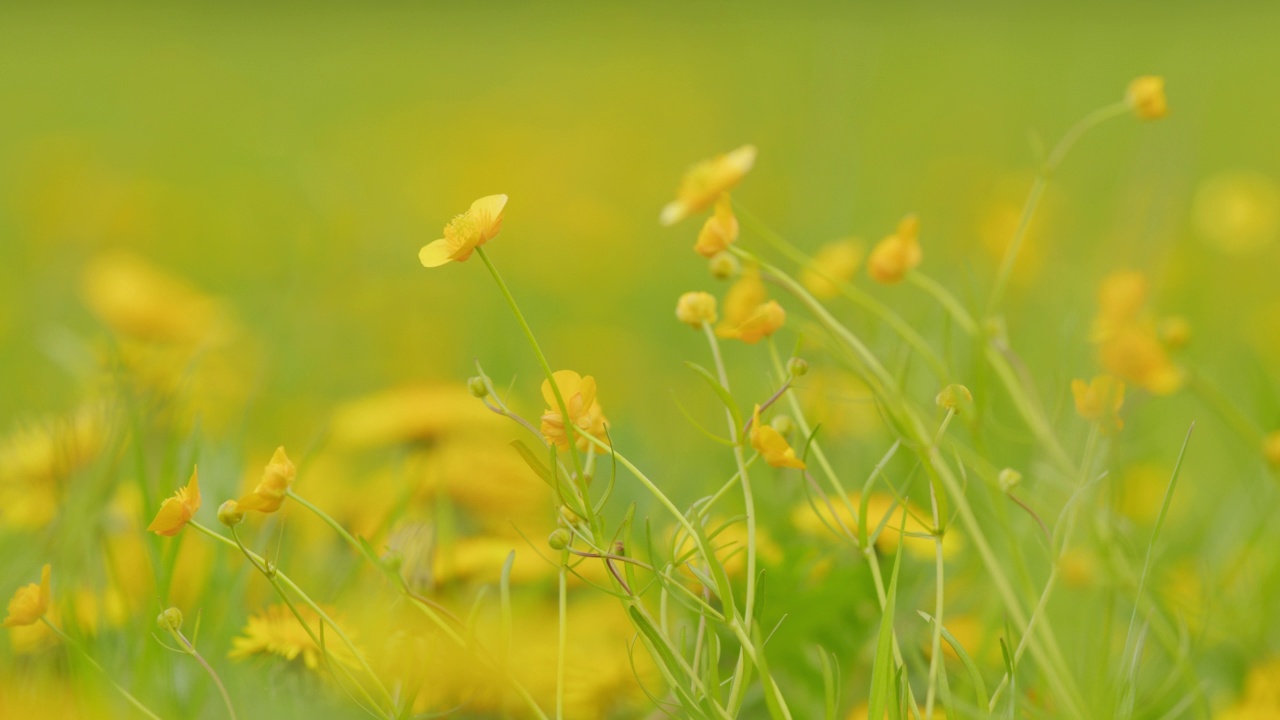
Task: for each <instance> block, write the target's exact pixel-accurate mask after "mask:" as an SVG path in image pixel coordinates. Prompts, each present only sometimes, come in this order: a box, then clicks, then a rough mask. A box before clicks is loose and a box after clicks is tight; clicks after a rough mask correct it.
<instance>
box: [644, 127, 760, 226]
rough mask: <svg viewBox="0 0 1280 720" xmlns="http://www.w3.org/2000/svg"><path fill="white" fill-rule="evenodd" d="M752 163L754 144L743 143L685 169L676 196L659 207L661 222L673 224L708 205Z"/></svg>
mask: <svg viewBox="0 0 1280 720" xmlns="http://www.w3.org/2000/svg"><path fill="white" fill-rule="evenodd" d="M755 162H756V146H755V145H743V146H742V147H740V148H737V149H736V150H731V151H730V152H728V153H725V154H724V155H717V156H715V157H713V158H711V159H710V160H703V161H702V162H700V163H698V164H697V165H694V166H693V167H691V168H689V170H688V171H686V172H685V174H684V177H683V178H681V179H680V187H679V188H678V189H677V190H676V199H675V200H673V201H672V202H670V203H667V205H666V207H664V208H662V215H661V216H660V220H661V222H662V224H663V225H674V224H676V223H678V222H680V221H681V220H683V219H685V218H687V217H689V216H690V215H692V214H694V213H698V212H702V211H703V210H706V209H707V208H709V207H711V203H713V202H715V201H716V200H717V199H718V198H719V197H720V196H721V195H723V194H724V193H726V192H728V191H729V190H732V189H733V188H734V186H736V185H737V184H738V183H739V182H741V181H742V178H743V177H745V176H746V174H747V172H749V171H750V170H751V166H752V165H754V164H755Z"/></svg>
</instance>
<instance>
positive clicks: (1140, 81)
mask: <svg viewBox="0 0 1280 720" xmlns="http://www.w3.org/2000/svg"><path fill="white" fill-rule="evenodd" d="M1124 97H1125V101H1126V102H1128V103H1129V107H1131V108H1133V112H1134V114H1136V115H1137V116H1138V117H1140V118H1142V119H1143V120H1159V119H1160V118H1162V117H1164V116H1165V115H1167V114H1168V113H1169V107H1168V104H1167V103H1166V102H1165V97H1164V78H1162V77H1160V76H1159V75H1143V76H1142V77H1140V78H1136V79H1134V81H1133V82H1131V83H1129V89H1128V91H1126V92H1125V96H1124Z"/></svg>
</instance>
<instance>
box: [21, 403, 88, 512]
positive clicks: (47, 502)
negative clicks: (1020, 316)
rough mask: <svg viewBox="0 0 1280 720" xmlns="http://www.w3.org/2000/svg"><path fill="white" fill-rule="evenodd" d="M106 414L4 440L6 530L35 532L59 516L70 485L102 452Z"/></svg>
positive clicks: (34, 427)
mask: <svg viewBox="0 0 1280 720" xmlns="http://www.w3.org/2000/svg"><path fill="white" fill-rule="evenodd" d="M106 435H107V428H106V422H105V420H104V417H103V412H102V410H101V409H100V408H98V407H94V406H86V407H82V408H81V409H79V410H77V411H76V412H75V414H73V415H71V416H70V417H67V418H57V419H52V420H48V421H43V422H40V423H33V424H31V425H29V426H27V427H23V428H20V429H19V430H18V431H17V432H14V433H13V434H12V435H10V436H8V437H6V438H4V439H3V440H0V526H3V527H7V528H12V529H16V530H34V529H36V528H41V527H44V526H46V525H47V524H48V523H49V522H50V521H52V520H53V519H54V517H55V516H56V515H57V513H58V508H59V505H60V504H61V502H62V498H63V494H64V492H65V490H66V487H67V480H68V479H70V478H71V477H72V475H73V474H74V473H76V472H77V471H79V470H81V469H82V468H84V467H85V466H87V465H88V464H89V463H91V462H92V461H93V460H94V459H95V458H96V457H97V456H98V454H99V453H100V452H101V451H102V448H103V445H104V442H105V440H106Z"/></svg>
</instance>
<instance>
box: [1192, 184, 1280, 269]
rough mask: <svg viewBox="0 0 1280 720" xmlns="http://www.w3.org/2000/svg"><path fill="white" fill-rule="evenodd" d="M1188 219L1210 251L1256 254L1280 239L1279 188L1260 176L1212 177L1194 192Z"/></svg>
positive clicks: (1229, 253) (1231, 253) (1230, 253)
mask: <svg viewBox="0 0 1280 720" xmlns="http://www.w3.org/2000/svg"><path fill="white" fill-rule="evenodd" d="M1191 217H1192V220H1193V221H1194V222H1195V228H1196V231H1197V232H1198V234H1199V235H1200V237H1201V238H1202V239H1203V240H1204V242H1205V243H1206V244H1207V245H1209V246H1211V247H1213V248H1214V249H1216V250H1218V251H1220V252H1222V253H1225V254H1227V255H1247V254H1250V253H1253V252H1257V251H1258V250H1262V249H1263V248H1266V247H1268V246H1270V245H1271V244H1272V243H1274V242H1275V240H1276V237H1278V236H1280V187H1277V185H1276V182H1275V180H1273V179H1272V178H1270V177H1268V176H1267V175H1264V174H1262V173H1260V172H1252V171H1249V172H1228V173H1219V174H1217V175H1213V176H1212V177H1209V178H1206V179H1205V180H1204V181H1203V182H1201V183H1200V186H1199V187H1198V188H1196V194H1195V198H1194V200H1193V201H1192V205H1191Z"/></svg>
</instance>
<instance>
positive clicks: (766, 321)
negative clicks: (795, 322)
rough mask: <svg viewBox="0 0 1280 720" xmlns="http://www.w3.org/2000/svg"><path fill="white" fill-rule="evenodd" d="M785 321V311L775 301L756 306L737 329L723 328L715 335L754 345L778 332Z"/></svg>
mask: <svg viewBox="0 0 1280 720" xmlns="http://www.w3.org/2000/svg"><path fill="white" fill-rule="evenodd" d="M786 321H787V311H786V310H783V309H782V306H781V305H779V304H778V302H777V301H776V300H770V301H769V302H767V303H764V304H762V305H758V306H756V309H755V310H753V311H752V312H751V314H750V315H748V316H747V317H746V319H744V320H743V321H742V323H741V324H740V325H738V326H737V327H727V328H726V327H724V326H723V325H722V326H721V328H720V329H719V330H717V331H716V334H717V335H719V336H720V337H723V338H734V339H737V340H741V341H742V342H744V343H748V344H751V345H754V344H755V343H758V342H760V341H761V340H763V339H764V338H767V337H769V336H770V335H772V334H774V333H775V332H777V331H778V329H779V328H781V327H782V325H783V324H784V323H785V322H786Z"/></svg>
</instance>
